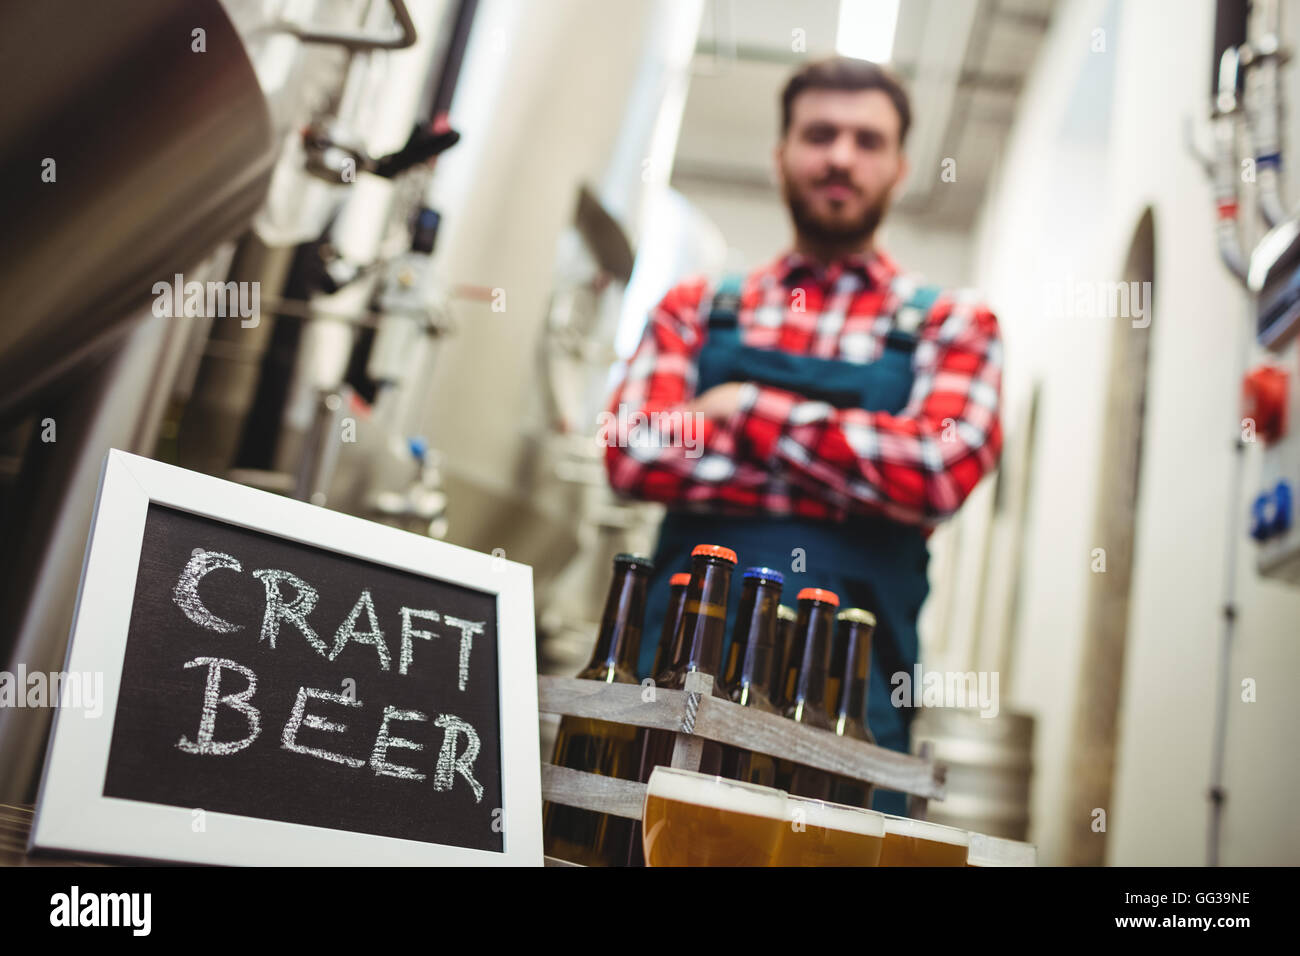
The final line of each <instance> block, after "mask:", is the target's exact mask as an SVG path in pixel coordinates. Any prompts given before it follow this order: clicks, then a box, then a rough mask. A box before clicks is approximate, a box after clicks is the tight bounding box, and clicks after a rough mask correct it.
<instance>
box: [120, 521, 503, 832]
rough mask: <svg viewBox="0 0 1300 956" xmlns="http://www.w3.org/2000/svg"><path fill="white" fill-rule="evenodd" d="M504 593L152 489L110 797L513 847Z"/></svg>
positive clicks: (128, 643)
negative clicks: (504, 714) (501, 654)
mask: <svg viewBox="0 0 1300 956" xmlns="http://www.w3.org/2000/svg"><path fill="white" fill-rule="evenodd" d="M498 677H499V661H498V659H497V599H496V596H495V595H493V594H489V593H485V592H481V591H477V590H474V589H471V588H467V587H464V586H462V585H458V584H454V583H451V582H447V581H442V580H438V579H435V578H432V577H425V576H421V575H419V574H415V573H410V572H407V571H400V570H397V569H395V568H390V567H385V566H383V565H379V564H375V563H372V562H370V561H366V560H361V559H358V558H355V557H349V556H347V555H344V554H339V553H336V552H334V551H329V550H325V549H322V548H317V547H313V546H310V545H305V544H301V543H299V542H295V541H290V540H287V539H285V538H280V537H277V536H273V535H269V534H265V533H263V532H259V531H254V530H250V529H248V528H244V527H239V526H237V525H232V524H227V523H224V522H222V521H217V520H214V519H211V518H207V517H203V516H200V515H195V514H191V513H188V512H185V511H181V510H177V509H174V508H170V507H166V506H163V505H159V504H157V503H155V502H150V504H149V506H148V513H147V517H146V520H145V527H144V539H143V544H142V547H141V551H140V564H139V569H138V573H137V576H136V587H135V595H134V602H133V605H132V609H131V615H130V624H129V627H128V630H127V640H126V649H125V655H124V659H123V663H122V678H121V686H120V692H119V696H118V705H117V708H116V712H115V715H114V724H113V730H112V738H111V745H110V748H109V755H108V764H107V770H106V772H105V777H104V784H103V791H102V793H103V796H105V797H115V798H121V799H126V800H136V801H145V802H149V803H161V804H168V805H171V806H177V807H186V808H192V809H202V810H204V811H211V812H218V813H229V814H237V815H241V816H249V817H259V818H262V819H266V820H277V821H284V822H288V823H296V824H306V825H310V826H317V827H327V828H331V829H338V830H350V831H356V832H360V833H370V834H376V835H380V836H388V837H398V838H401V839H406V840H416V841H422V842H426V843H439V844H446V845H451V846H459V847H468V848H472V849H480V850H489V851H496V852H501V851H502V849H503V837H504V833H503V827H502V813H501V810H500V807H501V805H502V760H501V748H500V739H501V726H500V724H501V710H500V703H501V702H500V700H499V696H500V695H499V689H498V688H499V683H498Z"/></svg>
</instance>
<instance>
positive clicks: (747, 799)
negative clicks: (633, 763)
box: [646, 767, 785, 820]
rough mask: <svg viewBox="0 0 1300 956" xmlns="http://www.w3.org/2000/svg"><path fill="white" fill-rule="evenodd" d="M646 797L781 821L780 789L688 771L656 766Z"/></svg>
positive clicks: (782, 804)
mask: <svg viewBox="0 0 1300 956" xmlns="http://www.w3.org/2000/svg"><path fill="white" fill-rule="evenodd" d="M665 771H667V772H665ZM646 796H654V797H658V798H659V799H661V800H676V801H678V802H679V803H693V804H695V805H697V806H701V807H711V808H713V809H715V810H728V811H731V812H733V813H748V814H750V815H751V816H756V817H775V818H777V819H780V820H784V819H785V794H784V793H783V792H781V791H780V790H772V789H770V788H769V787H760V786H758V785H757V784H750V783H741V782H740V781H738V780H728V779H727V778H726V777H715V776H713V775H712V774H705V773H695V772H694V771H691V770H676V769H672V770H669V769H668V768H666V767H656V768H655V770H654V773H653V774H652V775H651V777H650V784H649V786H648V788H647V789H646Z"/></svg>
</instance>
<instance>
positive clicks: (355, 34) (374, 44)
mask: <svg viewBox="0 0 1300 956" xmlns="http://www.w3.org/2000/svg"><path fill="white" fill-rule="evenodd" d="M388 5H389V6H390V7H392V8H393V18H394V19H395V20H396V21H397V33H396V34H389V35H386V36H385V35H383V34H378V33H363V32H361V31H359V30H321V29H312V28H311V27H310V24H299V23H294V22H293V21H292V20H281V21H280V22H279V23H277V24H276V25H275V26H274V27H273V29H274V30H275V31H278V32H281V33H288V34H289V35H291V36H295V37H297V38H298V39H299V40H301V41H302V42H303V43H328V44H331V45H333V46H341V47H343V48H344V49H345V50H351V51H353V52H358V51H362V50H405V49H406V48H407V47H411V46H415V41H416V39H417V38H416V33H415V24H414V23H412V22H411V15H410V13H408V12H407V10H406V4H405V3H403V2H402V0H388Z"/></svg>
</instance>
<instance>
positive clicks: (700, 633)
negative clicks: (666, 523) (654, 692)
mask: <svg viewBox="0 0 1300 956" xmlns="http://www.w3.org/2000/svg"><path fill="white" fill-rule="evenodd" d="M735 566H736V552H734V551H732V550H731V549H730V548H724V547H720V546H718V545H715V544H697V545H696V546H695V547H694V548H693V549H692V550H691V583H690V587H689V589H688V590H687V595H686V607H685V613H684V614H683V615H682V623H681V631H682V634H681V642H682V646H683V648H686V649H687V650H686V660H685V663H684V664H682V665H680V666H679V665H678V664H677V662H676V661H674V662H672V665H670V666H669V667H668V668H667V669H666V670H665V671H664V672H663V673H661V674H660V675H659V676H658V678H656V680H655V683H656V685H657V686H659V687H663V688H665V689H668V690H681V689H682V688H683V687H684V686H685V684H686V675H687V674H690V673H692V672H699V673H703V674H709V675H711V676H712V677H713V696H715V697H725V696H726V695H725V694H723V692H722V688H721V687H720V686H719V682H718V678H719V677H720V676H721V670H722V646H723V643H724V642H725V640H726V636H727V634H726V631H727V598H728V595H729V591H730V586H731V572H732V570H733V569H734V568H735ZM641 736H642V737H643V739H644V741H645V742H644V745H643V746H642V748H641V760H640V773H639V775H638V779H639V780H640V781H641V782H642V783H648V782H649V780H650V773H651V772H652V771H653V770H654V768H655V767H658V766H670V765H671V764H672V758H673V747H674V746H675V744H676V742H677V735H676V734H675V733H674V732H672V731H668V730H647V731H646V732H645V733H644V734H643V735H641ZM721 757H722V748H721V745H720V744H717V743H714V742H713V741H704V748H703V755H702V758H701V760H700V767H699V770H700V772H701V773H712V774H716V773H717V772H718V771H719V770H720V769H721V764H722V760H721ZM626 859H627V862H628V863H629V864H630V865H632V866H644V865H645V858H644V856H643V854H642V848H641V839H640V834H639V833H637V834H636V835H635V838H634V839H632V840H630V841H629V844H628V852H627V854H626Z"/></svg>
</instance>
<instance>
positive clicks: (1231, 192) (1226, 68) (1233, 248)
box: [1213, 46, 1247, 283]
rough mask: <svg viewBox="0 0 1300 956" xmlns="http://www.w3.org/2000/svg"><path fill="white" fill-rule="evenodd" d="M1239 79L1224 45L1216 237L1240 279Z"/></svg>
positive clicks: (1234, 58)
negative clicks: (1238, 192)
mask: <svg viewBox="0 0 1300 956" xmlns="http://www.w3.org/2000/svg"><path fill="white" fill-rule="evenodd" d="M1239 80H1240V74H1239V71H1238V54H1237V48H1236V47H1232V46H1230V47H1227V48H1226V49H1225V50H1224V51H1223V54H1222V57H1221V58H1220V65H1219V87H1218V90H1219V91H1218V96H1217V97H1216V98H1215V109H1214V119H1213V122H1214V206H1215V209H1216V211H1217V213H1218V220H1217V222H1216V224H1215V238H1216V239H1217V241H1218V246H1219V258H1220V259H1222V260H1223V264H1224V265H1226V266H1227V267H1228V270H1229V271H1230V272H1231V273H1232V274H1233V275H1234V276H1236V277H1237V278H1238V279H1239V280H1240V281H1241V282H1243V283H1244V282H1245V281H1246V272H1247V266H1246V256H1245V253H1244V252H1243V251H1242V245H1241V229H1240V219H1239V213H1238V207H1237V122H1238V119H1239V113H1240V110H1239V104H1238V98H1237V86H1238V82H1239Z"/></svg>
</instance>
